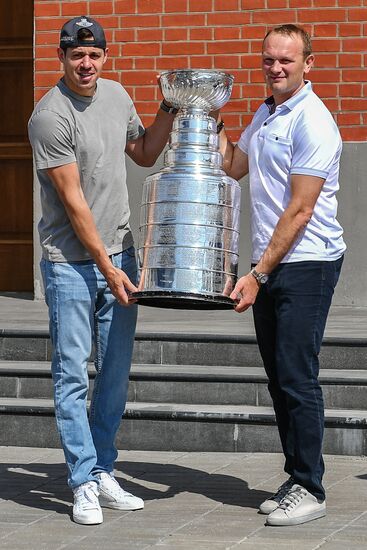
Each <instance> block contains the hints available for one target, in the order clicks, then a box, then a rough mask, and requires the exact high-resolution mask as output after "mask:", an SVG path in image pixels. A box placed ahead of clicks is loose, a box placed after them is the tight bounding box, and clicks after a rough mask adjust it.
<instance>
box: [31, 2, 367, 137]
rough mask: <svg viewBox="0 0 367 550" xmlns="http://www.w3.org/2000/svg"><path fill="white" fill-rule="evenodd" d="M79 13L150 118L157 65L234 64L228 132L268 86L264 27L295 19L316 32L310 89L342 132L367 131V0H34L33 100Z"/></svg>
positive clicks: (54, 69)
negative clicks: (98, 29) (66, 27)
mask: <svg viewBox="0 0 367 550" xmlns="http://www.w3.org/2000/svg"><path fill="white" fill-rule="evenodd" d="M77 15H90V16H92V17H94V18H96V19H97V20H98V21H100V23H101V24H102V25H103V26H104V28H105V30H106V35H107V40H108V42H109V60H108V61H107V64H106V66H105V72H104V76H105V77H108V78H112V79H115V80H118V81H119V82H121V83H122V84H123V85H124V86H125V87H126V89H127V90H128V92H129V93H130V95H131V97H132V98H133V100H134V102H135V105H136V107H137V110H138V112H139V114H140V115H141V116H142V119H143V121H144V123H145V124H147V125H148V124H149V123H150V121H151V120H152V119H153V117H154V113H155V112H156V110H157V104H158V101H159V99H160V95H159V92H158V88H157V86H156V74H157V73H159V71H161V70H165V69H173V68H187V67H188V68H200V67H201V68H216V69H224V70H226V71H228V72H230V73H232V74H233V75H234V76H235V85H234V89H233V94H232V99H231V100H230V102H229V103H228V104H227V105H226V106H225V107H224V109H223V111H224V112H225V121H226V127H227V128H229V129H230V132H229V133H230V135H231V137H232V139H234V140H237V139H238V137H239V134H240V132H241V128H243V127H244V126H245V125H246V124H247V123H248V121H249V120H250V118H251V114H252V113H253V112H254V111H255V109H256V108H257V106H258V105H259V104H260V102H261V100H262V98H263V97H264V96H265V95H266V89H265V86H264V84H263V78H262V74H261V71H260V69H259V67H260V55H259V52H260V49H261V43H262V38H263V36H264V34H265V32H266V30H267V29H268V28H270V27H271V26H273V25H275V24H279V23H298V24H301V25H303V26H304V27H305V28H306V29H307V30H308V31H309V32H310V34H311V36H312V37H313V45H314V50H315V53H316V64H315V67H314V69H313V70H312V72H311V75H310V78H311V80H312V81H313V84H314V89H315V91H316V92H317V93H318V94H319V95H320V96H321V97H322V99H323V100H324V101H325V103H326V104H327V106H328V107H329V109H330V110H331V111H332V113H333V114H334V116H335V118H336V120H337V122H338V124H339V127H340V130H341V133H342V136H343V139H344V140H345V141H367V68H366V67H367V53H366V52H367V38H366V31H367V23H366V21H367V0H105V1H103V0H80V1H75V0H61V1H57V0H35V99H36V100H38V99H39V98H40V97H41V96H42V95H43V94H44V93H45V91H47V89H48V88H49V87H50V86H52V85H53V84H54V83H55V82H56V81H57V80H58V78H59V76H60V65H59V62H58V61H57V59H56V51H55V48H56V46H57V43H58V36H59V29H60V27H61V25H62V24H63V22H64V21H66V20H67V19H70V18H71V17H74V16H77Z"/></svg>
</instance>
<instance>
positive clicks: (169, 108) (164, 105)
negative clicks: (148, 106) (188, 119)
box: [159, 100, 179, 115]
mask: <svg viewBox="0 0 367 550" xmlns="http://www.w3.org/2000/svg"><path fill="white" fill-rule="evenodd" d="M159 108H160V109H162V111H164V112H165V113H170V114H171V115H177V113H178V111H179V109H176V107H172V106H171V105H167V103H166V102H165V101H164V100H163V101H162V103H161V104H160V106H159Z"/></svg>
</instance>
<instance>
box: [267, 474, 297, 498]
mask: <svg viewBox="0 0 367 550" xmlns="http://www.w3.org/2000/svg"><path fill="white" fill-rule="evenodd" d="M293 485H294V479H293V477H290V478H289V479H287V481H285V482H284V483H282V485H281V486H280V487H279V489H278V490H277V492H276V493H275V494H274V495H273V496H272V497H271V499H272V500H276V501H280V500H282V499H283V497H285V495H286V494H287V493H288V491H289V489H290V488H291V487H293Z"/></svg>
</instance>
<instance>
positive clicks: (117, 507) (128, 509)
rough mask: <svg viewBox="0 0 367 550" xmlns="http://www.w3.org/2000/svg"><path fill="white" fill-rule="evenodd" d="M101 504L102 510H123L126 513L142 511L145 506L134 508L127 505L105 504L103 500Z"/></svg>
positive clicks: (100, 501)
mask: <svg viewBox="0 0 367 550" xmlns="http://www.w3.org/2000/svg"><path fill="white" fill-rule="evenodd" d="M99 504H100V505H101V506H102V508H111V509H112V510H123V511H125V512H134V511H135V510H142V509H143V508H144V504H143V505H142V506H138V507H132V506H129V505H127V504H119V503H118V502H104V501H103V500H102V499H101V498H100V499H99Z"/></svg>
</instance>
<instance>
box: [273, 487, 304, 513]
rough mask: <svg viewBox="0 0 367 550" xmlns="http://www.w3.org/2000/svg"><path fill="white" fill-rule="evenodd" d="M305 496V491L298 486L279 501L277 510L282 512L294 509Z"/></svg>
mask: <svg viewBox="0 0 367 550" xmlns="http://www.w3.org/2000/svg"><path fill="white" fill-rule="evenodd" d="M306 495H307V491H306V490H305V489H304V488H303V487H301V486H298V487H296V488H295V489H293V490H291V491H288V493H287V494H286V495H285V497H284V498H283V499H282V500H281V502H280V504H279V508H281V509H282V510H289V509H290V508H294V507H295V506H296V504H298V503H299V502H300V501H301V500H302V499H303V497H305V496H306Z"/></svg>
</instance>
